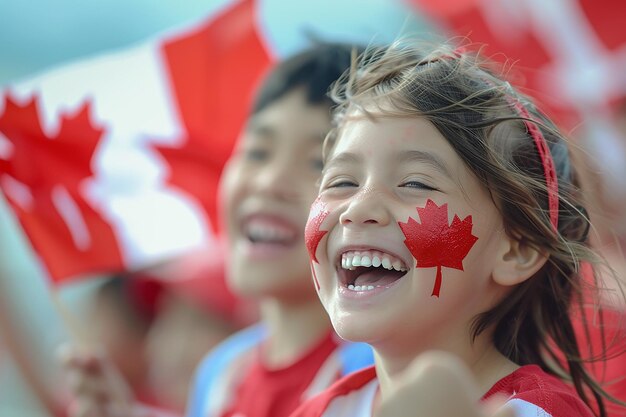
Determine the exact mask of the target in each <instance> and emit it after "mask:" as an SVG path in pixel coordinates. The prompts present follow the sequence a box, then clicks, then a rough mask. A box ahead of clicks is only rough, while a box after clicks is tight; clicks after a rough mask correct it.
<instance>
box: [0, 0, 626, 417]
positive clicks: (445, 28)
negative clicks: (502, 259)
mask: <svg viewBox="0 0 626 417" xmlns="http://www.w3.org/2000/svg"><path fill="white" fill-rule="evenodd" d="M292 3H293V4H288V3H287V2H282V1H278V0H258V1H252V0H241V1H235V0H208V1H187V2H173V1H161V2H153V1H148V0H136V1H132V2H128V1H121V0H107V1H100V2H78V1H69V0H59V1H56V2H47V1H42V0H35V1H30V2H6V1H5V2H0V188H1V189H2V192H3V194H4V197H3V198H2V201H1V204H0V239H1V241H2V244H1V245H0V248H1V253H0V282H1V283H2V284H1V285H0V291H2V297H0V302H1V305H0V316H2V317H3V320H0V321H2V322H4V324H3V325H2V326H3V327H0V417H4V416H12V417H13V416H15V417H20V416H39V415H41V416H45V415H48V414H47V412H46V411H45V408H44V407H42V405H41V401H40V399H38V396H36V395H34V394H33V390H32V387H30V386H29V385H28V384H26V383H25V382H24V380H23V376H24V373H26V374H28V373H29V372H31V373H34V374H36V379H40V380H42V381H43V382H42V385H43V386H44V387H55V388H57V391H58V392H55V394H53V395H56V396H58V397H60V398H62V397H63V389H62V387H60V386H59V383H58V378H59V370H58V366H57V365H56V363H55V361H54V352H55V350H56V349H57V347H58V345H59V344H61V343H62V342H64V341H68V340H73V339H74V340H75V339H76V338H80V339H82V338H93V339H96V340H98V341H99V342H101V343H104V344H105V345H107V346H108V349H109V351H110V352H112V353H113V356H115V352H118V353H119V354H118V355H117V356H116V358H117V359H116V360H117V361H118V364H119V366H120V367H121V368H124V372H125V375H126V377H127V379H129V380H130V381H135V382H133V385H134V386H135V388H136V390H137V392H138V393H139V394H140V396H142V398H143V399H144V400H145V401H147V402H151V401H154V402H157V401H156V399H155V398H154V397H155V396H158V398H159V405H162V406H165V407H168V408H171V409H173V410H180V409H181V408H182V407H183V405H184V398H185V396H186V382H185V381H187V380H188V378H189V377H190V375H191V373H192V370H193V368H194V366H195V364H196V363H197V361H198V360H199V359H200V358H201V357H202V355H203V354H204V353H205V352H207V351H208V350H209V349H210V347H211V346H212V345H213V344H214V343H216V342H217V341H219V340H221V338H223V337H225V336H227V335H228V334H230V333H231V332H233V331H235V330H236V329H238V328H241V326H243V325H245V324H248V323H250V322H252V321H253V320H254V318H255V308H254V306H251V305H249V303H247V302H245V300H238V299H236V298H235V297H234V296H233V295H232V294H230V292H229V291H228V289H227V288H226V287H225V285H223V257H224V254H223V252H222V249H221V243H220V231H219V225H218V220H217V214H216V208H215V207H214V206H215V190H216V187H217V181H218V178H219V173H220V171H221V168H222V166H223V163H224V161H225V160H226V158H227V157H228V154H229V153H230V150H231V146H232V143H233V142H234V140H235V138H236V135H237V132H238V130H239V129H240V127H241V124H242V123H243V120H244V119H245V114H246V112H247V110H248V105H249V98H250V96H251V94H252V92H253V91H254V87H255V86H256V84H257V83H258V80H259V79H260V78H261V77H262V75H263V74H264V72H265V71H266V69H267V68H269V67H270V66H271V65H272V63H274V62H276V60H278V59H280V58H282V57H285V56H288V55H290V54H292V53H294V52H296V51H298V50H299V49H301V48H303V47H305V46H307V45H308V44H310V42H311V41H323V40H343V41H348V42H355V41H358V42H360V43H365V44H382V43H386V42H391V41H393V40H394V39H397V38H398V37H402V36H412V37H417V38H426V39H451V38H452V39H456V40H457V41H458V42H459V43H461V44H465V45H467V44H470V46H471V43H472V42H475V43H477V44H478V45H485V52H486V54H487V55H490V56H493V57H494V58H495V59H497V60H499V61H501V62H507V63H508V66H507V68H509V74H510V77H511V79H512V81H513V82H515V83H516V84H518V85H521V86H522V87H523V88H524V91H526V92H528V93H529V94H531V95H533V96H535V97H537V98H538V100H539V102H540V103H541V104H542V105H543V106H544V108H545V109H546V110H547V111H548V112H549V113H550V114H551V115H553V116H554V117H556V118H557V120H559V122H560V123H561V124H562V126H563V127H564V129H565V130H566V131H567V132H568V133H569V134H570V136H571V137H572V138H573V140H575V143H576V144H577V146H576V147H577V148H578V149H579V150H580V155H579V158H580V160H581V162H580V163H581V164H582V165H583V166H584V167H585V170H586V171H585V172H586V178H585V180H586V181H587V183H588V184H590V188H591V189H593V190H594V193H593V194H590V197H589V199H590V203H592V211H593V213H592V214H593V215H594V216H595V219H596V220H597V226H598V233H597V236H596V239H597V241H598V244H599V245H601V246H602V247H605V248H607V249H606V254H607V257H610V258H611V259H612V260H613V263H614V265H615V266H616V267H617V268H619V267H621V266H622V265H623V264H624V262H623V254H622V253H621V249H620V246H619V244H620V242H621V239H622V236H623V233H624V231H625V230H626V229H625V228H626V221H625V220H626V219H624V216H623V213H624V207H625V204H624V202H625V201H626V187H625V186H624V181H623V178H624V177H625V176H626V164H625V163H624V158H625V156H626V152H625V151H624V143H625V142H626V141H625V140H624V136H625V133H624V132H625V131H626V106H625V105H624V103H625V99H624V97H626V28H624V25H623V16H625V15H626V3H624V2H622V1H619V0H604V1H591V0H554V1H551V2H543V1H540V0H491V1H486V0H484V1H481V0H438V1H430V0H415V1H392V0H335V1H327V0H318V1H310V2H292ZM62 142H65V144H66V146H72V148H69V149H74V150H75V152H70V153H71V155H68V152H65V153H63V152H60V151H59V149H68V148H58V149H57V148H54V146H55V145H54V144H55V143H62ZM616 236H617V237H616ZM207 253H210V254H211V256H206V254H207ZM199 254H200V255H199ZM129 277H131V278H132V279H129ZM209 287H211V288H212V289H213V290H212V291H209V290H207V288H209ZM216 288H218V290H215V289H216ZM63 310H67V311H66V312H65V313H62V311H63ZM86 328H88V329H89V330H88V331H87V330H86ZM87 333H88V334H89V336H88V337H87V336H86V334H87ZM16 334H17V335H18V336H15V335H16ZM9 335H11V336H10V337H9ZM16 337H17V340H18V342H19V343H18V344H19V346H20V347H23V346H27V347H28V349H26V350H29V351H30V352H27V351H23V353H24V357H23V358H21V359H22V360H23V361H24V360H25V361H26V362H27V363H28V364H29V365H30V367H31V369H30V371H29V370H28V369H26V370H24V369H22V370H21V371H18V369H17V367H16V362H15V360H14V357H13V356H14V355H13V356H11V355H10V354H9V353H8V349H7V347H8V346H9V344H10V343H13V341H12V340H13V339H15V338H16ZM129 352H132V353H133V355H131V354H130V353H129ZM135 354H136V355H135ZM18 359H19V358H18ZM156 364H158V366H157V365H156ZM174 380H177V381H180V382H179V383H174V382H173V381H174ZM168 383H169V384H170V387H171V386H176V387H180V389H179V390H171V389H169V390H167V389H164V388H167V387H168ZM46 389H47V388H46ZM52 391H54V390H52ZM165 392H167V394H164V393H165Z"/></svg>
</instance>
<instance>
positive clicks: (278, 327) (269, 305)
mask: <svg viewBox="0 0 626 417" xmlns="http://www.w3.org/2000/svg"><path fill="white" fill-rule="evenodd" d="M261 321H262V322H263V323H264V324H265V325H266V326H267V329H268V338H267V343H266V344H265V346H264V349H263V351H262V355H263V358H262V360H263V362H264V364H265V366H267V367H269V368H282V367H285V366H288V365H290V364H291V363H293V362H294V361H296V360H297V359H298V358H299V357H300V356H302V354H303V353H305V352H306V351H307V349H308V348H310V347H311V346H312V345H314V344H315V343H317V342H318V341H319V340H320V339H321V338H322V337H323V336H324V335H326V334H327V333H328V332H329V331H330V329H331V325H330V321H329V319H328V315H327V314H326V312H325V311H324V308H323V307H322V305H321V304H320V302H319V300H318V299H317V298H315V299H312V300H310V301H307V302H302V301H299V302H297V303H289V302H284V301H282V300H277V299H268V300H264V301H263V302H261Z"/></svg>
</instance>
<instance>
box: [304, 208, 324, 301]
mask: <svg viewBox="0 0 626 417" xmlns="http://www.w3.org/2000/svg"><path fill="white" fill-rule="evenodd" d="M326 216H328V210H327V209H326V203H323V202H322V201H320V199H319V197H318V198H317V199H316V200H315V201H314V202H313V204H312V205H311V211H310V212H309V220H308V221H307V222H306V227H305V228H304V242H305V244H306V248H307V250H308V251H309V257H310V258H311V271H312V272H313V281H315V286H316V288H317V289H318V290H319V289H320V284H319V282H318V280H317V275H316V274H315V268H314V266H313V262H316V263H319V262H318V260H317V256H316V255H315V253H316V252H317V247H318V245H319V244H320V241H321V240H322V238H323V237H324V235H325V234H326V233H328V231H326V230H320V228H321V226H322V223H323V222H324V219H325V218H326Z"/></svg>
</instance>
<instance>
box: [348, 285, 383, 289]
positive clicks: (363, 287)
mask: <svg viewBox="0 0 626 417" xmlns="http://www.w3.org/2000/svg"><path fill="white" fill-rule="evenodd" d="M374 288H376V287H374V286H373V285H352V284H350V285H348V289H349V290H353V291H371V290H373V289H374Z"/></svg>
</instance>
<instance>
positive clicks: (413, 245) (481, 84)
mask: <svg viewBox="0 0 626 417" xmlns="http://www.w3.org/2000/svg"><path fill="white" fill-rule="evenodd" d="M334 97H335V99H336V100H337V102H338V104H339V107H338V109H337V111H336V120H335V122H336V124H335V128H334V129H333V130H332V131H331V133H330V134H329V136H328V137H327V139H326V143H325V149H324V170H323V174H322V179H321V185H320V192H319V197H318V199H317V200H316V202H315V203H314V205H313V207H312V210H311V215H310V218H309V222H308V225H307V229H306V242H307V246H308V249H309V254H310V256H311V259H312V268H313V271H314V276H315V279H316V286H317V289H318V295H319V297H320V299H321V301H322V303H323V305H324V307H325V309H326V310H327V312H328V314H329V316H330V318H331V321H332V323H333V326H334V327H335V329H336V331H337V333H338V334H339V335H340V336H341V337H343V338H345V339H348V340H351V341H360V342H367V343H369V344H370V345H371V346H372V347H373V348H374V351H375V357H376V365H375V367H372V368H368V369H366V370H364V371H361V372H358V373H356V374H353V375H351V376H349V377H348V378H346V379H344V380H342V381H340V382H339V383H338V384H336V385H335V386H333V387H332V388H331V389H330V390H328V391H327V392H325V393H324V394H323V395H321V396H318V397H317V398H316V399H314V400H313V401H311V402H309V403H306V404H304V405H303V406H302V407H301V408H300V409H299V410H298V411H297V412H296V413H295V415H294V416H297V417H303V416H353V417H358V416H370V415H372V414H373V413H374V414H377V413H379V415H384V416H385V417H389V416H391V415H397V416H401V415H404V416H413V415H416V416H420V417H427V416H446V417H455V416H457V415H458V416H464V417H465V416H485V415H505V414H506V413H510V412H512V410H515V412H517V415H518V416H533V417H535V416H552V417H574V416H592V415H594V412H592V409H594V410H596V411H595V413H596V414H597V415H601V416H603V415H605V412H604V404H603V400H602V397H603V396H604V392H603V390H602V389H601V387H600V386H599V385H598V384H597V383H596V382H594V380H593V379H592V378H591V377H590V376H589V375H588V374H587V372H586V371H585V369H584V368H583V365H582V363H581V361H580V359H579V358H580V357H581V354H580V348H579V346H577V344H576V339H575V337H574V331H573V329H572V323H571V320H570V318H569V315H568V314H569V308H570V306H571V305H572V304H575V303H576V301H578V300H580V299H581V298H580V297H581V292H582V290H583V286H584V285H585V283H584V281H583V280H582V278H581V274H580V270H581V264H582V263H583V262H590V263H593V262H595V261H596V257H595V256H594V254H593V253H592V251H591V250H590V249H589V247H588V245H587V233H588V230H589V222H588V219H587V216H586V214H585V209H584V208H583V207H582V205H581V202H580V201H581V195H580V189H579V186H578V180H577V176H576V173H575V172H574V169H573V167H572V165H571V163H570V159H569V152H568V148H567V144H566V141H565V139H564V138H563V137H562V135H561V134H560V133H559V132H558V130H557V129H556V127H555V126H554V124H553V123H552V122H551V121H550V120H549V119H548V118H547V117H546V116H545V115H543V114H542V113H540V112H539V111H538V110H537V109H536V108H535V106H534V105H533V104H532V102H531V101H530V100H529V99H528V98H526V97H524V96H522V95H521V94H519V93H518V92H516V91H515V90H514V89H513V88H512V87H511V86H510V85H509V83H508V82H505V81H503V80H502V79H500V78H499V77H498V76H497V75H496V74H495V73H494V72H492V71H490V70H489V69H488V67H487V65H485V64H483V63H481V62H480V61H479V60H478V58H477V57H475V56H474V55H472V54H469V53H461V52H458V51H455V50H452V49H448V48H439V49H437V50H434V51H425V50H421V49H419V48H415V47H402V46H392V47H390V48H389V49H387V50H382V51H381V50H379V51H374V52H371V53H369V54H367V55H365V56H364V57H363V58H362V59H361V60H360V63H359V64H358V66H357V67H356V68H353V69H352V71H351V72H350V73H349V74H348V75H346V76H345V77H344V79H343V81H342V82H340V83H339V84H338V85H336V86H335V89H334ZM433 352H435V353H433ZM562 357H565V358H566V360H565V361H561V360H559V358H562ZM416 358H417V362H416ZM451 358H452V359H451ZM407 369H408V376H407ZM565 381H569V382H571V384H570V383H566V382H565ZM447 391H449V393H450V396H449V398H448V400H447V401H446V400H445V399H441V395H439V394H438V393H442V392H447ZM431 392H432V393H433V394H432V396H430V397H429V395H430V394H428V395H426V394H425V393H431ZM455 393H457V394H458V395H457V394H455ZM498 395H500V398H504V400H501V402H505V403H506V404H507V407H505V408H506V409H508V410H510V411H503V410H500V411H497V412H496V413H500V414H493V412H491V411H489V408H488V407H487V406H486V405H485V404H486V402H488V401H489V400H490V399H493V398H495V397H496V396H498ZM474 398H475V400H476V401H475V400H474ZM480 398H482V400H483V401H482V403H481V402H479V401H477V400H478V399H480ZM394 403H395V405H394ZM397 404H400V406H397ZM411 404H412V405H411ZM403 407H404V409H403ZM403 410H404V411H403ZM418 410H419V411H418ZM403 412H404V414H402V413H403ZM506 415H509V414H506Z"/></svg>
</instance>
